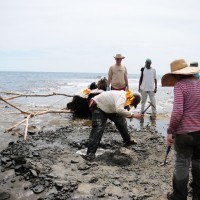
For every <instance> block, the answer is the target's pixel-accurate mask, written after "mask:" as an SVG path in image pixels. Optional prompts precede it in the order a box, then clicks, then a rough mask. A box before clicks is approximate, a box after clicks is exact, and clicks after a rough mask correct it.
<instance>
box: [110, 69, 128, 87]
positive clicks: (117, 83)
mask: <svg viewBox="0 0 200 200" xmlns="http://www.w3.org/2000/svg"><path fill="white" fill-rule="evenodd" d="M108 76H111V77H112V79H111V86H112V87H114V88H116V89H120V88H123V87H126V81H125V76H127V70H126V67H125V66H124V65H121V66H117V65H112V66H111V67H110V68H109V71H108Z"/></svg>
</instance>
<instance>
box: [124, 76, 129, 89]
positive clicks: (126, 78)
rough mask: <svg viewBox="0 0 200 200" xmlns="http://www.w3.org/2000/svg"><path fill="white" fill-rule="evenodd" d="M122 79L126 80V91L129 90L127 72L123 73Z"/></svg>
mask: <svg viewBox="0 0 200 200" xmlns="http://www.w3.org/2000/svg"><path fill="white" fill-rule="evenodd" d="M124 80H125V82H126V89H127V91H128V90H129V85H128V75H127V73H125V74H124Z"/></svg>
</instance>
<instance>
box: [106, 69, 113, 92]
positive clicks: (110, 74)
mask: <svg viewBox="0 0 200 200" xmlns="http://www.w3.org/2000/svg"><path fill="white" fill-rule="evenodd" d="M111 80H112V68H111V67H110V68H109V71H108V81H107V90H109V89H108V88H110V83H111Z"/></svg>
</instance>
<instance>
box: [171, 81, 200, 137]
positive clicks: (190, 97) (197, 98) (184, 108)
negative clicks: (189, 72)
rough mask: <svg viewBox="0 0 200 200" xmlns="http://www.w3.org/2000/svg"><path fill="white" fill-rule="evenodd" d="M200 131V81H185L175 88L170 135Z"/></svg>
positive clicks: (178, 83) (177, 84)
mask: <svg viewBox="0 0 200 200" xmlns="http://www.w3.org/2000/svg"><path fill="white" fill-rule="evenodd" d="M199 130H200V80H191V79H184V80H181V81H179V82H177V83H176V85H175V86H174V105H173V111H172V114H171V119H170V124H169V127H168V129H167V133H168V134H185V133H190V132H195V131H199Z"/></svg>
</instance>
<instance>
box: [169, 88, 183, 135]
mask: <svg viewBox="0 0 200 200" xmlns="http://www.w3.org/2000/svg"><path fill="white" fill-rule="evenodd" d="M183 101H184V98H183V93H182V90H181V87H179V86H178V85H175V86H174V105H173V111H172V114H171V118H170V124H169V127H168V129H167V134H170V135H175V134H176V129H177V127H178V126H179V124H180V121H181V118H182V115H183Z"/></svg>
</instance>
